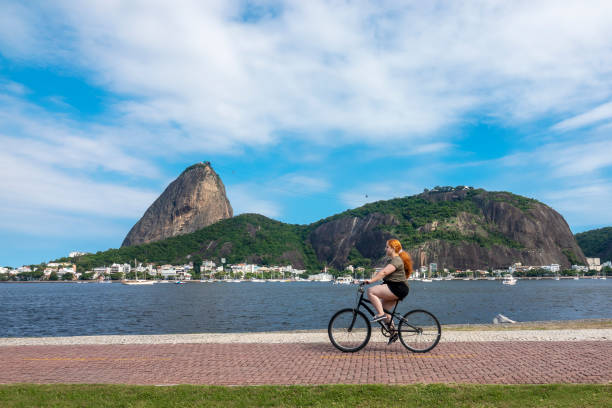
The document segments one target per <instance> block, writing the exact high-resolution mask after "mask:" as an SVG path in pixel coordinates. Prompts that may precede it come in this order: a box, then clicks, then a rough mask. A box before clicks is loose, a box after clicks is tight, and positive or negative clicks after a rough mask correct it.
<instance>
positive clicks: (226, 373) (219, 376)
mask: <svg viewBox="0 0 612 408" xmlns="http://www.w3.org/2000/svg"><path fill="white" fill-rule="evenodd" d="M0 362H2V367H1V368H0V383H21V382H28V383H124V384H217V385H259V384H330V383H345V384H366V383H383V384H410V383H432V382H442V383H449V382H450V383H489V384H493V383H495V384H542V383H610V382H612V341H582V342H554V341H549V342H530V341H524V342H469V343H468V342H463V343H462V342H457V343H441V344H439V345H438V347H437V348H436V349H434V350H433V351H431V352H429V353H427V354H413V353H410V352H408V351H406V350H405V349H404V348H403V347H402V346H401V345H400V344H394V345H392V346H389V347H387V346H386V345H384V344H381V343H370V344H369V345H368V346H366V348H365V349H363V350H362V351H360V352H358V353H353V354H345V353H341V352H339V351H337V350H336V349H334V348H333V347H332V346H331V345H330V344H329V343H310V344H147V345H143V344H128V345H72V346H68V345H65V346H10V347H1V348H0Z"/></svg>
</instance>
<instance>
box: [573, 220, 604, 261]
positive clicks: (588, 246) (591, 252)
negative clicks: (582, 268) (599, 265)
mask: <svg viewBox="0 0 612 408" xmlns="http://www.w3.org/2000/svg"><path fill="white" fill-rule="evenodd" d="M576 241H577V242H578V245H580V248H582V251H583V252H584V254H585V255H586V256H588V257H589V258H599V259H600V260H601V262H605V261H609V260H612V227H606V228H600V229H596V230H591V231H585V232H581V233H579V234H576Z"/></svg>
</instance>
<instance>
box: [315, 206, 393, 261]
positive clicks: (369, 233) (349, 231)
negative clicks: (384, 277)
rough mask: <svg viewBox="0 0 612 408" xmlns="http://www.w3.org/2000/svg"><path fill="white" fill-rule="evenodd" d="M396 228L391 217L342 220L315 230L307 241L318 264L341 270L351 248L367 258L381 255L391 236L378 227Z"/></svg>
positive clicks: (377, 216)
mask: <svg viewBox="0 0 612 408" xmlns="http://www.w3.org/2000/svg"><path fill="white" fill-rule="evenodd" d="M398 224H399V222H398V220H397V218H396V217H395V216H394V215H392V214H380V213H373V214H369V215H367V216H366V217H365V218H359V217H344V218H340V219H337V220H334V221H330V222H326V223H324V224H322V225H320V226H318V227H317V228H316V229H315V230H314V231H313V232H312V233H311V234H310V237H309V240H310V244H311V245H312V247H313V249H314V251H315V254H316V255H317V259H318V260H319V261H320V262H323V263H326V264H328V265H332V266H335V267H342V266H344V265H345V264H346V260H347V258H348V256H349V253H350V252H351V250H352V249H353V248H357V250H358V251H359V252H360V253H361V254H362V255H363V256H364V257H366V258H371V259H376V258H380V257H381V256H382V255H384V252H385V242H386V240H387V239H389V238H391V235H390V234H389V233H386V232H384V231H382V230H380V229H378V228H377V227H379V226H381V225H398Z"/></svg>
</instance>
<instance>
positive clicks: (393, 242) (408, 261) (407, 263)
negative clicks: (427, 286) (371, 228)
mask: <svg viewBox="0 0 612 408" xmlns="http://www.w3.org/2000/svg"><path fill="white" fill-rule="evenodd" d="M387 245H389V247H390V248H393V250H394V251H395V252H397V253H398V254H399V256H400V258H402V261H404V273H405V274H406V279H408V278H409V277H410V275H411V274H412V258H410V255H408V252H406V251H403V250H402V244H400V242H399V241H398V240H397V239H390V240H388V241H387Z"/></svg>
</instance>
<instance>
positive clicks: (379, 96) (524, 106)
mask: <svg viewBox="0 0 612 408" xmlns="http://www.w3.org/2000/svg"><path fill="white" fill-rule="evenodd" d="M0 3H1V4H0V7H1V8H2V10H3V12H2V13H1V15H0V146H1V149H0V168H1V169H0V202H1V204H0V206H2V210H1V211H0V234H1V238H0V264H2V265H11V266H19V265H21V264H30V263H38V262H42V261H48V260H50V259H54V258H57V257H60V256H64V255H67V253H68V252H70V251H73V250H81V251H98V250H104V249H107V248H111V247H118V246H119V245H120V244H121V242H122V240H123V238H124V237H125V235H126V234H127V232H128V231H129V229H130V228H131V226H132V225H133V224H134V223H135V222H136V221H137V220H138V219H139V218H140V216H141V215H142V214H143V213H144V211H145V210H146V209H147V207H148V206H149V205H150V204H151V203H152V202H153V201H154V200H155V198H156V197H157V196H158V195H159V194H160V193H161V192H162V191H163V190H164V188H165V187H166V186H167V185H168V183H170V182H171V181H172V180H173V179H174V178H176V177H177V176H178V174H180V172H181V171H182V170H183V169H184V168H185V167H187V166H189V165H191V164H193V163H196V162H198V161H210V162H211V163H212V165H213V168H214V169H215V170H216V171H217V172H218V173H219V174H220V176H221V178H222V180H223V182H224V184H225V186H226V190H227V193H228V196H229V198H230V201H231V204H232V206H233V208H234V212H235V213H236V214H239V213H243V212H257V213H261V214H264V215H267V216H269V217H272V218H275V219H278V220H281V221H284V222H289V223H310V222H313V221H316V220H318V219H320V218H322V217H326V216H329V215H331V214H334V213H337V212H340V211H343V210H345V209H347V208H354V207H357V206H360V205H363V204H364V203H366V202H369V201H375V200H380V199H390V198H393V197H401V196H405V195H412V194H416V193H419V192H421V191H423V189H424V188H431V187H433V186H436V185H453V186H454V185H464V184H465V185H471V186H474V187H482V188H485V189H487V190H506V191H511V192H514V193H516V194H521V195H525V196H528V197H533V198H536V199H538V200H540V201H542V202H544V203H546V204H548V205H550V206H551V207H553V208H554V209H556V210H557V211H559V212H560V213H561V214H562V215H563V216H564V217H565V219H566V220H567V222H568V224H569V226H570V228H571V229H572V231H573V232H580V231H584V230H587V229H591V228H599V227H603V226H609V225H612V211H610V202H611V200H612V188H611V187H612V177H611V173H612V170H611V169H612V137H611V136H610V135H611V132H612V53H610V49H612V4H610V3H609V2H605V1H600V2H598V1H585V2H570V1H514V2H503V1H499V2H495V1H494V2H491V1H465V2H436V1H432V2H421V1H402V2H399V1H382V2H378V1H376V2H373V1H371V2H370V1H350V2H348V1H318V0H313V1H307V2H301V1H300V2H284V1H206V2H200V1H177V2H166V1H141V2H139V1H134V2H129V3H126V2H118V1H108V0H105V1H91V2H86V3H84V2H76V1H61V0H60V1H56V2H52V3H49V2H29V3H27V5H24V4H22V2H17V1H14V2H13V1H6V0H0ZM366 195H367V197H366Z"/></svg>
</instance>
